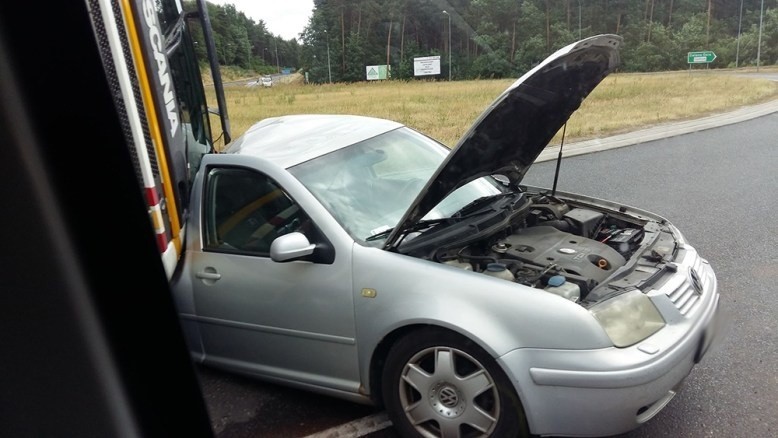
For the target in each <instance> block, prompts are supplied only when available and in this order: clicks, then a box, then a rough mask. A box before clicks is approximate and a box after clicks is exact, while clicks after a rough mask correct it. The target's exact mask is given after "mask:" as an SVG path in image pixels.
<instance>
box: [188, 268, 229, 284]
mask: <svg viewBox="0 0 778 438" xmlns="http://www.w3.org/2000/svg"><path fill="white" fill-rule="evenodd" d="M195 277H197V278H199V279H202V280H213V281H215V280H218V279H220V278H222V274H219V273H218V272H216V269H214V268H205V269H204V270H202V271H200V272H198V273H196V274H195Z"/></svg>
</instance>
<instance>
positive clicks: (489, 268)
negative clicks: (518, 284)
mask: <svg viewBox="0 0 778 438" xmlns="http://www.w3.org/2000/svg"><path fill="white" fill-rule="evenodd" d="M484 274H486V275H489V276H492V277H497V278H502V279H503V280H509V281H514V280H516V277H514V276H513V273H512V272H511V271H509V270H508V268H507V267H505V265H504V264H502V263H489V264H488V265H486V270H485V271H484Z"/></svg>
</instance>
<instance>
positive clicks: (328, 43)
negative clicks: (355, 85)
mask: <svg viewBox="0 0 778 438" xmlns="http://www.w3.org/2000/svg"><path fill="white" fill-rule="evenodd" d="M324 35H326V36H327V74H328V75H329V78H330V84H331V83H332V67H331V66H330V34H328V33H327V29H324Z"/></svg>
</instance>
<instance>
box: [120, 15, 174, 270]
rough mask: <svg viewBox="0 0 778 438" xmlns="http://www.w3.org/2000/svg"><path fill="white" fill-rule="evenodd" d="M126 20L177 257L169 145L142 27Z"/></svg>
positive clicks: (126, 17) (133, 20)
mask: <svg viewBox="0 0 778 438" xmlns="http://www.w3.org/2000/svg"><path fill="white" fill-rule="evenodd" d="M122 8H123V10H124V11H132V7H131V6H130V2H129V0H122ZM124 19H125V26H126V27H127V33H128V36H129V42H130V47H131V50H132V54H133V59H134V60H135V63H136V64H137V65H136V67H135V69H136V70H137V73H138V82H139V84H138V85H139V87H140V91H141V96H142V99H143V104H144V106H145V108H146V114H147V119H148V124H149V133H150V135H151V141H152V143H153V144H154V150H155V151H156V153H157V164H158V165H159V172H160V176H161V178H162V189H163V191H164V192H165V198H166V199H167V202H165V205H166V206H167V208H168V217H169V219H170V232H171V235H172V236H173V238H172V243H173V244H174V245H175V248H176V255H179V254H180V253H181V225H180V223H179V221H178V207H177V206H176V202H175V201H174V200H175V194H174V193H173V182H172V180H171V178H170V172H169V169H168V165H167V155H166V154H165V151H164V149H163V145H164V144H165V143H164V142H163V141H162V133H161V129H160V126H159V118H158V115H157V111H156V106H155V105H154V98H153V96H152V93H151V86H150V82H149V77H148V74H147V70H146V60H145V59H144V58H143V51H142V50H141V47H140V35H139V34H138V28H137V27H136V25H135V17H133V15H132V12H127V13H125V14H124Z"/></svg>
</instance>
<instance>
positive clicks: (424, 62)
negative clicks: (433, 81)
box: [413, 55, 440, 76]
mask: <svg viewBox="0 0 778 438" xmlns="http://www.w3.org/2000/svg"><path fill="white" fill-rule="evenodd" d="M439 74H440V56H439V55H438V56H423V57H421V58H413V75H414V76H429V75H439Z"/></svg>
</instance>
